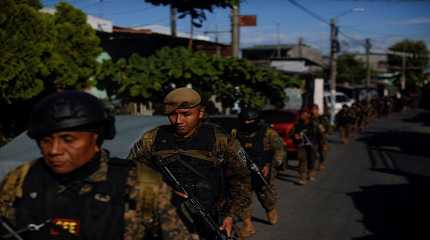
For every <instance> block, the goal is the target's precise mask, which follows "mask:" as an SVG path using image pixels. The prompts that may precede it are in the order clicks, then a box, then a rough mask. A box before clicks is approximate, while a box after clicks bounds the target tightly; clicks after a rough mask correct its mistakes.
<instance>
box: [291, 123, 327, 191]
mask: <svg viewBox="0 0 430 240" xmlns="http://www.w3.org/2000/svg"><path fill="white" fill-rule="evenodd" d="M291 135H292V136H295V135H299V136H301V139H300V140H297V139H296V138H295V137H294V138H293V142H294V143H295V144H296V145H297V146H298V149H297V159H298V160H299V175H300V182H301V183H300V184H302V182H306V180H314V177H315V164H316V161H317V159H318V158H317V155H318V142H319V141H320V139H321V135H322V132H321V129H320V127H319V124H318V122H317V121H315V120H314V119H312V118H310V119H309V122H308V123H305V122H304V121H303V120H299V121H298V122H297V123H296V124H295V125H294V128H293V129H292V130H291Z"/></svg>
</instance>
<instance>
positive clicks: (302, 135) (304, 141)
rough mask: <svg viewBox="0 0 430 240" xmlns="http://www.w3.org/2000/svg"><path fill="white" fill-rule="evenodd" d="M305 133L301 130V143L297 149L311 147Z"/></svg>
mask: <svg viewBox="0 0 430 240" xmlns="http://www.w3.org/2000/svg"><path fill="white" fill-rule="evenodd" d="M306 131H307V130H303V131H301V132H300V137H301V138H302V142H301V143H300V144H299V147H304V146H311V147H313V144H312V142H311V140H309V138H308V136H307V135H306Z"/></svg>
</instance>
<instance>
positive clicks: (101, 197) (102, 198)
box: [94, 193, 110, 202]
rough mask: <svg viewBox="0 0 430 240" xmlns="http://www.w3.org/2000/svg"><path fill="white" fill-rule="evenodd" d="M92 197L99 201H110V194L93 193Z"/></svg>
mask: <svg viewBox="0 0 430 240" xmlns="http://www.w3.org/2000/svg"><path fill="white" fill-rule="evenodd" d="M94 199H95V200H98V201H100V202H110V195H102V194H100V193H96V194H95V195H94Z"/></svg>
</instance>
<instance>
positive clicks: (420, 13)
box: [42, 0, 430, 54]
mask: <svg viewBox="0 0 430 240" xmlns="http://www.w3.org/2000/svg"><path fill="white" fill-rule="evenodd" d="M58 2H59V1H58V0H43V1H42V3H43V5H44V6H45V7H52V6H54V5H55V4H56V3H58ZM65 2H68V3H70V4H72V5H73V6H75V7H77V8H79V9H81V10H83V11H84V12H85V13H87V14H89V15H93V16H97V17H101V18H105V19H108V20H111V21H112V22H113V24H114V25H116V26H122V27H137V26H145V25H154V24H155V25H164V26H169V8H168V7H157V6H154V5H151V4H149V3H146V2H145V1H144V0H66V1H65ZM294 2H296V3H298V4H299V5H301V6H303V7H304V8H306V9H307V10H309V11H311V12H312V13H314V14H313V15H311V14H309V13H308V12H306V11H305V10H303V9H302V8H300V7H298V6H297V4H296V5H295V4H293V3H294ZM240 14H242V15H256V16H257V26H255V27H242V28H241V36H240V46H241V48H245V47H251V46H254V45H260V44H278V43H281V44H289V43H297V42H298V39H299V38H303V40H304V42H305V44H307V45H310V46H312V47H314V48H317V49H319V50H320V51H322V52H323V53H324V54H327V53H328V52H329V45H330V43H329V38H330V27H329V25H328V22H329V21H330V19H332V18H334V19H336V22H337V24H338V26H339V30H340V31H341V33H342V34H340V35H339V40H340V42H341V49H342V51H349V52H364V44H363V43H364V39H366V38H370V40H371V43H372V50H371V51H372V52H384V51H385V50H386V49H387V47H389V46H390V45H392V44H393V43H395V42H396V41H399V40H403V39H405V38H408V39H411V40H422V41H424V42H425V43H426V44H427V47H428V48H430V0H244V1H242V2H241V5H240ZM206 17H207V19H206V21H205V22H204V23H203V26H202V27H201V28H199V29H194V32H195V34H202V35H203V34H205V31H220V32H221V33H219V34H218V38H219V41H220V42H224V43H229V42H230V34H229V33H228V31H230V26H231V25H230V10H229V9H222V8H217V9H214V11H213V12H212V13H211V12H207V13H206ZM189 23H190V19H189V18H184V19H179V20H178V23H177V24H178V25H177V27H178V30H179V31H181V32H190V24H189ZM208 36H210V37H211V38H212V39H215V35H214V34H209V35H208Z"/></svg>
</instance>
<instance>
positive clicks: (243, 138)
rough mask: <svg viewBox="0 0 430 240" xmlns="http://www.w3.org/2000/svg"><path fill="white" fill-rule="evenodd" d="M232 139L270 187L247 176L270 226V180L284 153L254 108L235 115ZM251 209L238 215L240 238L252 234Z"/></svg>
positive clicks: (273, 220) (272, 211) (272, 200)
mask: <svg viewBox="0 0 430 240" xmlns="http://www.w3.org/2000/svg"><path fill="white" fill-rule="evenodd" d="M231 136H232V138H237V139H238V140H239V142H240V144H241V145H242V146H243V148H244V149H245V151H246V152H247V154H248V156H250V158H251V160H252V161H254V163H256V165H257V166H258V168H259V169H260V170H261V172H262V174H263V176H264V177H265V178H266V180H267V182H268V183H269V184H270V189H268V188H267V187H264V186H263V185H262V183H261V182H260V181H259V179H258V178H257V176H255V175H254V174H253V175H251V182H252V186H253V189H254V190H255V193H256V194H257V198H258V200H259V202H260V203H261V205H262V206H263V208H264V210H265V211H266V217H267V220H268V221H269V222H270V224H272V225H273V224H276V223H277V222H278V213H277V211H276V208H275V205H276V201H277V193H276V189H275V185H274V184H273V181H274V179H275V176H276V172H275V171H276V170H275V169H276V167H277V166H280V165H281V164H283V162H284V159H285V150H284V145H283V141H282V139H281V137H279V135H278V134H277V133H276V132H275V130H273V129H272V128H271V127H270V126H269V125H267V124H265V123H264V122H263V121H262V120H260V115H259V112H258V111H257V110H256V109H252V108H248V109H244V110H242V111H241V112H240V114H239V127H238V129H233V130H232V131H231ZM251 217H252V209H251V206H249V208H247V209H246V210H245V212H244V213H243V215H242V219H243V223H244V226H243V228H242V230H241V233H240V236H242V237H249V236H251V235H253V234H255V232H256V231H255V227H254V225H253V224H252V221H251Z"/></svg>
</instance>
